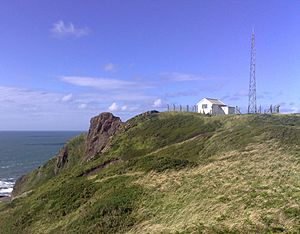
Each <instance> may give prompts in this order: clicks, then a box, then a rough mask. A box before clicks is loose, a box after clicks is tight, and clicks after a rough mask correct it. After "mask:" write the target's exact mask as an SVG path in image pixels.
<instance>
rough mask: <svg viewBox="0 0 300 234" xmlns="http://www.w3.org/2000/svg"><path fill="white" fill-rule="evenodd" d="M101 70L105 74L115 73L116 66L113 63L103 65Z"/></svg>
mask: <svg viewBox="0 0 300 234" xmlns="http://www.w3.org/2000/svg"><path fill="white" fill-rule="evenodd" d="M103 69H104V71H106V72H115V71H116V66H115V65H114V64H113V63H108V64H105V65H104V67H103Z"/></svg>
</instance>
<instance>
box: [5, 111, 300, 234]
mask: <svg viewBox="0 0 300 234" xmlns="http://www.w3.org/2000/svg"><path fill="white" fill-rule="evenodd" d="M84 141H85V136H84V135H81V136H78V137H76V138H74V139H73V140H71V141H70V142H69V143H68V144H67V146H66V147H68V150H69V152H71V153H70V159H69V161H70V163H69V164H68V165H67V166H66V167H65V168H63V169H62V170H60V171H59V173H53V167H54V165H55V160H56V159H55V158H53V159H52V160H50V161H49V162H48V163H47V164H45V165H44V166H42V167H40V168H38V169H36V170H35V171H33V172H31V173H30V174H28V175H27V176H26V177H24V183H23V184H22V186H20V187H19V188H17V191H16V193H17V194H16V195H17V196H16V198H15V199H14V200H13V201H12V202H11V203H8V204H3V203H2V204H1V203H0V215H1V219H0V233H5V234H6V233H18V234H22V233H53V234H54V233H277V232H286V233H288V232H289V233H298V232H300V116H299V115H241V116H219V117H218V116H216V117H209V116H203V115H199V114H195V113H153V114H151V115H146V116H145V115H140V116H136V117H134V118H132V119H130V120H129V121H127V122H126V124H125V125H124V127H123V129H122V131H120V132H119V133H118V134H117V135H115V136H114V137H113V139H112V141H111V147H110V149H109V150H108V151H106V152H105V153H103V154H102V155H98V156H96V157H94V159H93V160H91V161H89V162H80V159H81V158H82V157H83V156H84ZM77 162H78V163H77Z"/></svg>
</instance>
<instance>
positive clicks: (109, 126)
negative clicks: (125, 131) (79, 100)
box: [84, 112, 122, 161]
mask: <svg viewBox="0 0 300 234" xmlns="http://www.w3.org/2000/svg"><path fill="white" fill-rule="evenodd" d="M121 126H122V121H121V119H120V118H119V117H116V116H114V115H113V114H112V113H108V112H104V113H101V114H100V115H98V116H96V117H93V118H92V119H91V121H90V128H89V132H88V135H87V138H86V145H85V146H86V149H85V157H84V160H85V161H88V160H90V159H91V158H93V157H94V156H95V155H97V154H101V153H103V152H105V151H106V150H107V149H108V148H109V141H110V139H111V137H112V136H113V135H115V134H116V133H117V132H118V131H119V130H120V128H121Z"/></svg>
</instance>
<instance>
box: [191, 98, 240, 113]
mask: <svg viewBox="0 0 300 234" xmlns="http://www.w3.org/2000/svg"><path fill="white" fill-rule="evenodd" d="M203 105H206V106H203ZM197 106H198V113H202V114H212V115H233V114H235V107H230V106H221V105H216V104H212V103H211V102H210V101H209V100H207V99H203V100H201V101H200V102H198V104H197ZM204 107H206V108H204Z"/></svg>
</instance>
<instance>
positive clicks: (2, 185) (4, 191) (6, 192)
mask: <svg viewBox="0 0 300 234" xmlns="http://www.w3.org/2000/svg"><path fill="white" fill-rule="evenodd" d="M11 179H13V178H10V179H7V180H0V196H10V195H11V192H12V190H13V187H14V185H15V182H13V181H12V180H11Z"/></svg>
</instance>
